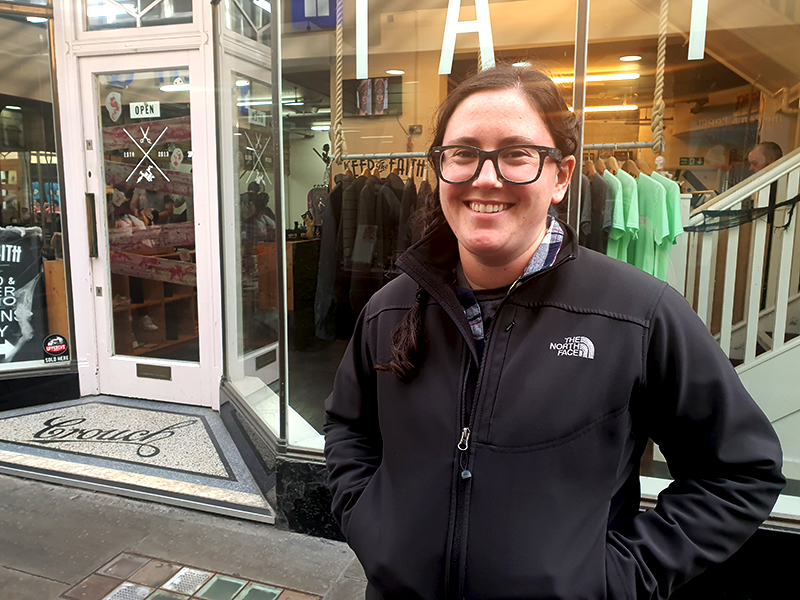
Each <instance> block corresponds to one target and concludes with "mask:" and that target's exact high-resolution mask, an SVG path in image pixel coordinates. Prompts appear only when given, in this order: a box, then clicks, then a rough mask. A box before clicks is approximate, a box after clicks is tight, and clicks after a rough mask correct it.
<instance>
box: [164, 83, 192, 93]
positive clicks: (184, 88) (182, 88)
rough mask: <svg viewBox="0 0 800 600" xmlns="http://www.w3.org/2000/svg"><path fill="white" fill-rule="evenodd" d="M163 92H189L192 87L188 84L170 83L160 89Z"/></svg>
mask: <svg viewBox="0 0 800 600" xmlns="http://www.w3.org/2000/svg"><path fill="white" fill-rule="evenodd" d="M159 89H160V90H161V91H162V92H188V91H189V90H191V89H192V88H191V86H190V85H189V84H188V83H170V84H169V85H162V86H161V87H160V88H159Z"/></svg>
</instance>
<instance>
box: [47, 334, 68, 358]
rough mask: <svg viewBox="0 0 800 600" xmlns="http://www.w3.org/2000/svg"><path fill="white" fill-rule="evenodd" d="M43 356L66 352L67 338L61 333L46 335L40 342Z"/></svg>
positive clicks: (60, 354)
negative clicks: (41, 342)
mask: <svg viewBox="0 0 800 600" xmlns="http://www.w3.org/2000/svg"><path fill="white" fill-rule="evenodd" d="M42 347H43V348H44V354H45V356H62V355H63V354H65V353H66V352H67V340H66V339H65V338H64V336H63V335H58V334H53V335H48V336H47V337H46V338H45V339H44V343H43V344H42Z"/></svg>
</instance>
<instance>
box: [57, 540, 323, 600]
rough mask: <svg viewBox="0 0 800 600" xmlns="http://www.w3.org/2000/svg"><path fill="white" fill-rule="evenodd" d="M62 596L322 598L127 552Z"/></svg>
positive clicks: (100, 599) (106, 599)
mask: <svg viewBox="0 0 800 600" xmlns="http://www.w3.org/2000/svg"><path fill="white" fill-rule="evenodd" d="M61 597H62V598H67V599H69V600H129V599H130V600H189V599H190V598H193V599H197V600H276V599H279V600H319V596H314V595H311V594H304V593H302V592H298V591H296V590H287V589H284V588H276V587H273V586H269V585H266V584H263V583H260V582H258V581H252V580H248V579H242V578H241V577H235V576H231V575H226V574H224V573H214V572H211V571H205V570H203V569H197V568H193V567H189V566H186V565H180V564H176V563H171V562H168V561H164V560H160V559H158V558H153V557H150V556H141V555H138V554H130V553H127V552H123V553H121V554H120V555H119V556H116V557H114V559H113V560H112V561H111V562H110V563H108V564H107V565H104V566H103V567H101V568H100V569H98V570H97V571H95V572H94V573H92V574H91V575H89V576H88V577H87V578H86V579H84V580H83V581H81V582H80V583H79V584H78V585H76V586H75V587H73V588H72V589H70V590H68V591H66V592H64V593H63V594H62V595H61Z"/></svg>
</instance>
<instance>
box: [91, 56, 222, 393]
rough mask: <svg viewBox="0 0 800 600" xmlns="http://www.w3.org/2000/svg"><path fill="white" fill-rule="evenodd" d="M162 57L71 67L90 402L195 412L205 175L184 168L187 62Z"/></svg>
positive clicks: (189, 154)
mask: <svg viewBox="0 0 800 600" xmlns="http://www.w3.org/2000/svg"><path fill="white" fill-rule="evenodd" d="M176 54H177V55H176ZM180 55H183V56H180ZM181 58H182V59H183V60H180V59H181ZM169 59H170V63H169V64H166V65H165V64H163V63H162V64H149V63H153V59H146V58H145V59H142V58H141V57H131V58H130V59H127V60H126V59H120V58H113V59H106V58H104V59H85V61H86V62H83V63H82V64H81V67H82V68H81V79H82V89H83V95H84V98H83V99H82V100H83V102H82V104H83V107H84V109H83V110H84V119H85V124H86V125H85V129H86V131H87V136H86V150H87V207H88V210H89V213H90V214H92V215H93V217H94V223H93V228H94V230H95V231H96V234H95V235H96V240H97V243H96V255H97V256H96V257H94V259H93V260H92V270H93V281H94V285H95V314H96V318H97V324H98V355H99V358H98V362H99V381H100V391H101V392H102V393H112V394H119V395H126V396H136V397H145V398H152V399H162V400H169V401H176V402H185V403H191V404H200V405H202V404H209V399H210V395H209V394H207V393H204V391H203V383H204V374H203V369H202V368H201V366H202V365H201V363H202V360H201V355H202V353H201V344H202V341H203V333H204V332H203V327H202V322H203V319H202V318H201V314H200V312H199V310H198V309H199V304H200V301H199V299H201V298H203V297H204V296H203V292H204V290H203V285H202V283H201V282H199V281H198V279H201V280H202V277H200V278H199V277H198V266H199V265H198V260H197V256H198V247H200V248H202V240H201V239H199V237H198V236H197V235H196V232H197V231H198V227H197V225H198V223H197V221H196V219H195V213H196V208H197V206H198V205H200V204H202V203H203V202H204V201H207V196H208V194H207V192H205V193H198V192H203V191H204V190H198V186H196V185H195V182H194V173H195V168H196V167H199V169H198V171H200V172H202V171H203V170H204V169H207V168H209V167H208V166H207V165H205V164H201V163H198V161H196V157H195V154H194V150H193V140H194V139H197V137H198V133H199V134H200V135H202V134H203V133H204V132H203V131H201V132H198V131H196V121H198V119H195V122H193V119H192V116H193V113H194V112H195V110H194V109H195V103H196V102H198V101H199V102H204V101H205V100H204V98H205V96H204V95H202V94H201V93H195V92H194V91H193V90H192V77H191V72H192V70H191V68H190V67H189V62H190V61H189V59H190V53H188V52H186V53H172V54H170V56H169ZM176 59H177V60H178V61H179V62H177V63H176V62H172V61H175V60H176ZM128 61H132V62H130V64H126V63H128ZM121 63H122V64H123V65H124V67H125V68H121ZM201 112H202V111H201ZM201 127H203V126H202V125H201ZM204 156H205V155H204ZM206 162H207V161H206ZM201 187H202V186H201ZM91 229H92V227H90V231H91ZM208 234H210V232H209V231H208V228H206V235H208ZM90 245H91V244H90ZM205 297H207V296H205ZM206 383H209V385H210V384H211V383H210V382H206Z"/></svg>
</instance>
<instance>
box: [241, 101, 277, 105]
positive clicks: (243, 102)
mask: <svg viewBox="0 0 800 600" xmlns="http://www.w3.org/2000/svg"><path fill="white" fill-rule="evenodd" d="M267 104H272V100H242V101H241V102H237V103H236V106H264V105H267Z"/></svg>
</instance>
